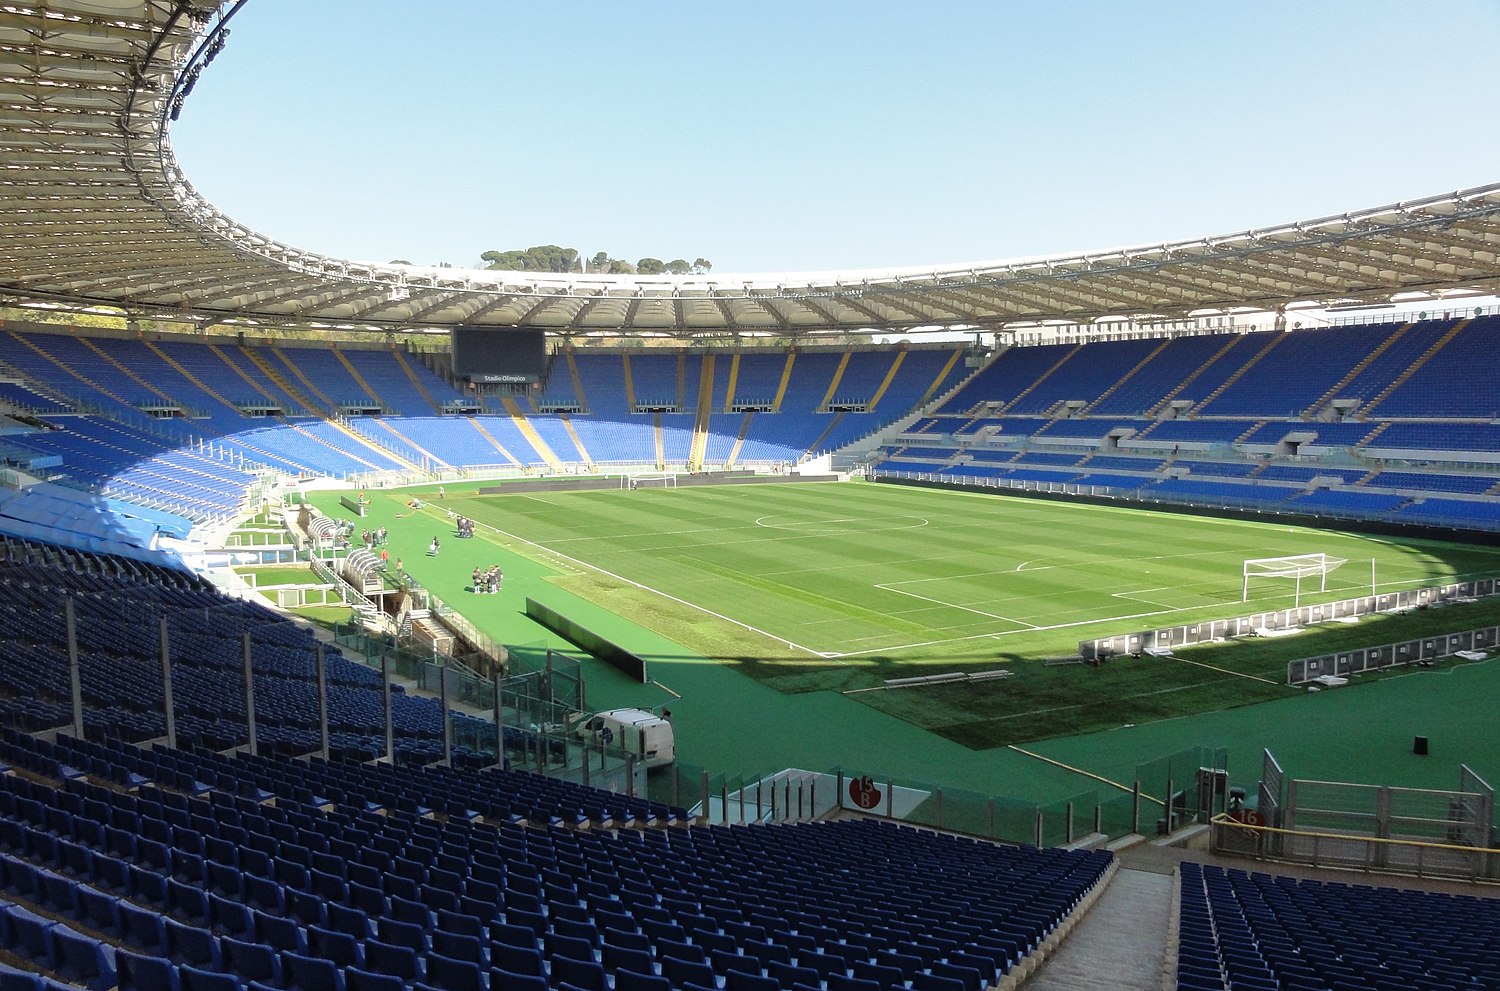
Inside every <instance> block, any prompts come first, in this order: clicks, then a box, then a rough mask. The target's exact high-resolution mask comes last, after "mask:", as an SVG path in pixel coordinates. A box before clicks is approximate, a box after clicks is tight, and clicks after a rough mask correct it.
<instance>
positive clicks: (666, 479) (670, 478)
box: [620, 472, 677, 489]
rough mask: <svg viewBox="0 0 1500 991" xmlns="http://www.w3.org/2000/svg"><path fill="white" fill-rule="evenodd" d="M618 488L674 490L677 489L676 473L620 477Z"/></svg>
mask: <svg viewBox="0 0 1500 991" xmlns="http://www.w3.org/2000/svg"><path fill="white" fill-rule="evenodd" d="M620 488H622V489H675V488H677V474H676V472H667V473H666V474H662V475H621V476H620Z"/></svg>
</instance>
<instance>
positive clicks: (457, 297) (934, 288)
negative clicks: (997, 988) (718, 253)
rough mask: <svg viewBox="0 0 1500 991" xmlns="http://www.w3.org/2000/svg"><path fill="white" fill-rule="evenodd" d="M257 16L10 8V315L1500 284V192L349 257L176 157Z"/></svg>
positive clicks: (758, 319)
mask: <svg viewBox="0 0 1500 991" xmlns="http://www.w3.org/2000/svg"><path fill="white" fill-rule="evenodd" d="M243 2H244V0H240V2H239V3H231V2H227V0H226V2H223V3H215V2H212V0H198V2H195V3H187V2H180V0H32V2H25V0H21V2H7V3H4V4H0V303H10V304H38V303H42V304H57V305H60V306H63V307H67V308H87V307H111V308H115V307H117V308H122V309H124V310H125V311H126V312H127V313H129V314H133V315H138V316H152V317H177V318H183V319H193V320H198V321H208V322H235V321H240V322H244V323H247V324H252V325H253V324H273V325H303V326H318V325H322V326H337V327H349V328H353V329H359V328H370V329H379V330H401V329H407V328H418V327H443V326H447V325H453V324H471V325H481V326H495V327H507V326H526V327H543V328H547V329H548V330H551V331H554V332H558V333H572V334H590V333H597V334H611V335H613V334H619V333H625V334H642V335H644V334H668V335H681V336H690V335H697V334H704V335H717V334H723V333H726V332H735V333H745V334H762V333H763V334H776V335H801V334H811V333H816V332H823V331H829V330H849V331H857V330H866V329H869V330H875V331H907V330H911V329H914V328H922V327H932V326H945V327H953V326H980V327H987V328H1000V327H1003V326H1005V325H1007V324H1015V323H1021V322H1024V323H1034V322H1039V321H1068V322H1077V323H1084V322H1088V321H1090V320H1094V319H1097V318H1100V317H1106V316H1127V315H1128V316H1144V315H1153V316H1163V317H1174V316H1186V315H1188V314H1190V313H1195V312H1199V313H1201V312H1204V311H1219V312H1224V311H1233V310H1236V309H1240V308H1253V309H1274V308H1277V307H1281V306H1285V305H1286V304H1289V303H1294V302H1303V301H1315V302H1322V303H1330V304H1331V303H1340V302H1364V303H1371V304H1377V303H1384V302H1387V301H1389V299H1390V298H1391V297H1392V296H1393V295H1396V294H1401V293H1413V292H1416V293H1441V292H1446V291H1450V290H1461V289H1473V290H1477V291H1481V292H1495V291H1497V290H1500V184H1497V185H1490V186H1484V187H1479V188H1475V189H1467V190H1460V191H1457V192H1454V193H1449V194H1446V195H1441V196H1433V197H1428V198H1425V199H1421V200H1411V201H1406V202H1403V203H1396V204H1392V205H1390V206H1383V207H1377V208H1374V209H1369V210H1359V211H1354V212H1351V213H1346V214H1343V215H1341V216H1336V217H1324V218H1320V219H1317V220H1309V221H1303V222H1300V223H1291V224H1283V225H1280V226H1274V227H1266V228H1262V229H1258V230H1250V231H1242V232H1239V233H1235V234H1228V235H1224V236H1220V237H1205V238H1198V239H1195V240H1190V241H1179V242H1174V243H1169V244H1156V245H1145V246H1141V247H1135V248H1127V249H1115V250H1109V251H1101V252H1090V253H1082V254H1076V255H1067V256H1057V257H1048V258H1031V259H1024V260H1016V261H1002V262H985V263H976V264H972V265H963V266H954V267H943V268H926V269H917V268H907V269H889V270H880V271H873V270H872V271H856V272H844V273H832V272H802V273H782V274H753V275H743V276H740V275H730V274H723V273H714V274H713V275H711V276H708V275H697V276H603V275H549V274H545V273H530V272H494V271H481V270H468V269H456V268H446V267H439V268H428V267H416V266H405V265H392V264H371V263H365V262H353V261H348V260H344V259H338V258H331V257H327V256H324V255H319V254H314V253H312V252H308V251H303V250H300V249H298V248H295V247H292V246H290V245H285V244H281V243H279V242H277V241H275V240H273V239H272V238H270V237H267V236H266V235H263V234H260V233H258V232H255V231H252V230H250V229H248V228H246V227H244V226H243V225H241V224H238V223H236V222H235V221H234V220H233V219H231V218H230V217H227V216H225V215H224V214H223V213H222V212H221V211H220V210H218V209H217V208H215V207H214V206H213V205H212V204H211V203H209V202H208V201H207V200H205V199H204V198H203V197H201V196H200V195H199V194H198V193H197V192H196V191H195V190H194V189H193V187H192V185H191V184H190V182H189V181H188V179H187V178H186V177H185V176H184V175H183V174H182V172H181V169H180V168H179V166H178V164H177V161H176V158H175V157H174V155H173V154H172V150H171V146H170V143H169V141H168V132H169V129H170V122H171V121H172V120H173V119H175V116H176V115H177V114H178V113H180V112H181V111H182V104H183V100H184V99H185V98H186V97H187V95H188V94H189V93H190V92H191V90H192V87H193V84H194V83H195V82H196V80H197V77H198V74H199V73H200V72H201V71H202V70H203V69H204V68H205V67H206V66H207V65H208V63H210V62H211V61H212V60H213V57H214V55H216V54H217V53H218V50H219V49H220V48H221V47H222V45H223V43H224V34H223V33H222V31H221V29H222V28H223V26H224V23H225V20H226V19H227V18H229V17H232V16H233V14H234V13H235V11H237V10H238V8H239V7H240V6H241V5H242V3H243ZM272 55H273V53H269V52H268V53H266V57H271V56H272ZM1085 208H1086V207H1085Z"/></svg>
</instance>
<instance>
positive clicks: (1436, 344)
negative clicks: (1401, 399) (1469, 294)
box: [1359, 320, 1473, 419]
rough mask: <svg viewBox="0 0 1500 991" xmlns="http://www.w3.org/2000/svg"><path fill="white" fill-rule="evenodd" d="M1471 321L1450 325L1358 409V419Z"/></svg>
mask: <svg viewBox="0 0 1500 991" xmlns="http://www.w3.org/2000/svg"><path fill="white" fill-rule="evenodd" d="M1471 323H1473V321H1472V320H1460V321H1459V322H1458V323H1456V324H1454V325H1453V326H1452V327H1449V328H1448V332H1447V333H1446V334H1444V335H1443V336H1442V337H1439V338H1438V339H1437V340H1435V341H1433V342H1432V347H1430V348H1428V349H1427V350H1426V351H1423V352H1422V354H1421V355H1420V356H1419V357H1418V358H1417V360H1416V361H1414V362H1412V363H1411V365H1409V366H1408V367H1407V369H1406V371H1404V372H1402V373H1401V374H1400V375H1397V376H1396V380H1395V381H1394V382H1392V383H1391V384H1390V385H1388V386H1386V387H1385V388H1384V389H1383V390H1382V391H1381V393H1380V395H1378V396H1376V397H1375V398H1374V399H1372V400H1370V401H1369V402H1368V403H1366V404H1365V406H1364V408H1363V409H1361V410H1360V411H1359V415H1360V419H1368V418H1369V415H1370V411H1371V410H1373V409H1374V408H1375V407H1377V406H1379V405H1380V404H1381V403H1383V402H1385V400H1386V398H1387V397H1389V396H1390V394H1391V393H1393V392H1395V391H1396V390H1397V389H1399V388H1401V387H1402V386H1403V385H1405V384H1406V383H1407V380H1408V379H1410V378H1411V377H1412V376H1413V375H1415V374H1417V371H1418V369H1420V368H1421V367H1422V366H1423V365H1425V364H1427V363H1428V362H1429V361H1431V360H1432V356H1433V355H1435V354H1437V353H1438V352H1439V351H1441V350H1442V349H1443V348H1444V347H1445V346H1446V345H1447V343H1448V342H1449V341H1451V340H1453V339H1454V338H1455V337H1457V336H1458V335H1459V334H1460V333H1462V332H1463V329H1464V328H1465V327H1467V326H1468V325H1469V324H1471Z"/></svg>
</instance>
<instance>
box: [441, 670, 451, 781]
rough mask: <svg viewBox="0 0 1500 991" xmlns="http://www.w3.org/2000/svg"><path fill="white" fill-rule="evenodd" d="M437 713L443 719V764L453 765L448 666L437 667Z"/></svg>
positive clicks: (446, 765) (445, 765)
mask: <svg viewBox="0 0 1500 991" xmlns="http://www.w3.org/2000/svg"><path fill="white" fill-rule="evenodd" d="M438 715H439V717H440V718H441V719H442V720H443V766H444V767H452V766H453V718H452V714H451V713H450V712H449V711H448V666H447V665H446V664H445V665H443V666H442V667H440V668H438Z"/></svg>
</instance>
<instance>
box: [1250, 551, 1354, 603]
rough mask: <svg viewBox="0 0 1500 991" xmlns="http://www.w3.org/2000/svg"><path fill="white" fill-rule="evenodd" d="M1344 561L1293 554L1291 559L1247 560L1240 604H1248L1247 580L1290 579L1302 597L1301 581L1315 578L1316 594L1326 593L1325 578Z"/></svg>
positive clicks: (1262, 558) (1326, 556) (1339, 558)
mask: <svg viewBox="0 0 1500 991" xmlns="http://www.w3.org/2000/svg"><path fill="white" fill-rule="evenodd" d="M1346 560H1347V559H1346V558H1342V557H1332V556H1330V555H1328V554H1293V555H1291V556H1290V557H1255V558H1247V559H1246V560H1245V562H1244V565H1243V567H1242V569H1241V577H1242V584H1241V587H1240V601H1241V602H1248V601H1250V580H1251V579H1253V578H1254V579H1260V578H1276V579H1281V580H1285V579H1288V578H1290V579H1292V580H1293V581H1295V582H1296V595H1297V598H1298V600H1299V601H1300V600H1301V598H1302V579H1304V578H1312V577H1314V576H1316V577H1317V579H1318V591H1319V592H1325V591H1327V590H1328V576H1329V574H1331V573H1332V572H1333V570H1334V569H1335V568H1337V567H1338V566H1339V565H1341V564H1343V563H1345V561H1346Z"/></svg>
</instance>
